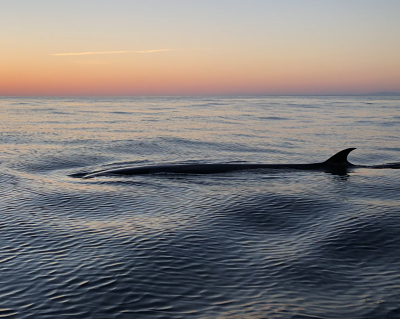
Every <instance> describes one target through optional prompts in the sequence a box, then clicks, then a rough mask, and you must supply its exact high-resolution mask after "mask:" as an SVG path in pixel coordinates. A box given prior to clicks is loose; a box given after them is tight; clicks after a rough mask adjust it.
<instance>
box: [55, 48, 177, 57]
mask: <svg viewBox="0 0 400 319" xmlns="http://www.w3.org/2000/svg"><path fill="white" fill-rule="evenodd" d="M166 51H177V49H156V50H146V51H102V52H72V53H53V54H51V55H55V56H66V55H94V54H120V53H140V54H143V53H155V52H166Z"/></svg>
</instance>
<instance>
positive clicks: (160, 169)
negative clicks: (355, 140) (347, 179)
mask: <svg viewBox="0 0 400 319" xmlns="http://www.w3.org/2000/svg"><path fill="white" fill-rule="evenodd" d="M355 149H356V148H346V149H344V150H342V151H340V152H338V153H336V154H335V155H333V156H331V157H330V158H328V159H327V160H326V161H324V162H320V163H308V164H298V163H292V164H250V163H211V164H165V165H147V166H136V167H123V168H117V169H109V170H101V171H95V172H89V173H77V174H73V175H70V176H71V177H80V178H84V179H87V178H94V177H99V176H130V175H148V174H162V173H167V174H220V173H227V172H234V171H243V170H265V169H281V170H282V169H283V170H305V171H323V172H327V173H331V174H334V175H346V174H347V173H348V172H349V171H351V169H353V168H359V167H368V168H389V167H387V166H385V165H376V166H364V165H355V164H352V163H350V162H349V161H348V159H347V157H348V155H349V153H350V152H352V151H353V150H355ZM392 168H397V167H392Z"/></svg>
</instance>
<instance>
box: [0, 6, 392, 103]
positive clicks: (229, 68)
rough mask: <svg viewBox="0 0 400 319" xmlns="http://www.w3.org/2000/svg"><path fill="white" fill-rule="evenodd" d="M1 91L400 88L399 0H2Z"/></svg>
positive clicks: (219, 91)
mask: <svg viewBox="0 0 400 319" xmlns="http://www.w3.org/2000/svg"><path fill="white" fill-rule="evenodd" d="M0 4H1V11H0V21H1V22H0V25H1V28H0V95H1V96H86V95H87V96H93V95H100V96H105V95H109V96H119V95H122V96H130V95H132V96H148V95H252V94H256V95H263V94H265V95H296V94H364V93H368V92H381V91H397V92H400V19H399V12H400V1H399V0H374V1H372V0H279V1H277V0H274V1H270V0H142V1H139V0H112V1H111V0H110V1H108V0H68V1H65V0H63V1H60V0H13V1H9V0H0Z"/></svg>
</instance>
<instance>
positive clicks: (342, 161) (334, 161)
mask: <svg viewBox="0 0 400 319" xmlns="http://www.w3.org/2000/svg"><path fill="white" fill-rule="evenodd" d="M354 150H355V147H351V148H346V149H345V150H342V151H340V152H338V153H336V154H335V155H333V156H332V157H330V158H328V159H327V160H326V161H325V162H324V163H326V164H330V165H351V163H349V162H348V161H347V156H348V155H349V153H350V152H351V151H354Z"/></svg>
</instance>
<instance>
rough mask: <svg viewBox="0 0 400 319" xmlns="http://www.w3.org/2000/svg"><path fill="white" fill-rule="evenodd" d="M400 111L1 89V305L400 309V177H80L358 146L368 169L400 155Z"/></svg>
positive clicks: (90, 310)
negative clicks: (25, 94)
mask: <svg viewBox="0 0 400 319" xmlns="http://www.w3.org/2000/svg"><path fill="white" fill-rule="evenodd" d="M383 109H384V110H385V111H384V112H382V110H383ZM399 110H400V108H399V101H398V100H396V99H393V98H387V99H386V98H385V99H380V98H379V97H373V98H372V97H371V98H368V97H300V98H298V97H268V98H264V97H257V98H245V97H243V98H223V97H221V98H209V97H208V98H172V97H169V98H68V99H66V98H2V99H0V113H1V117H2V119H3V120H4V121H3V125H2V126H1V128H0V140H1V144H0V165H1V171H0V183H1V187H0V230H1V232H0V243H1V245H0V306H1V307H0V316H3V317H5V318H55V317H59V318H64V317H74V318H344V317H345V318H397V317H399V314H400V308H399V306H398V301H399V299H400V298H399V297H400V293H399V289H398V287H399V284H400V271H399V269H400V267H399V266H400V257H399V256H400V245H399V242H400V238H399V236H400V235H399V234H400V231H399V230H400V226H399V225H400V219H399V218H400V209H399V207H400V205H399V200H398V194H399V192H400V189H399V185H400V183H399V177H400V175H399V174H400V173H399V171H398V170H393V169H376V170H371V169H364V168H362V169H356V170H354V171H351V172H349V173H348V174H347V175H346V176H336V175H331V174H326V173H324V172H302V171H291V172H289V171H282V172H279V171H276V170H275V171H273V170H271V171H263V172H257V171H256V172H232V173H227V174H217V175H208V176H200V175H189V176H179V175H173V174H172V175H168V174H165V175H155V176H135V177H99V178H94V179H90V180H82V179H76V178H75V179H74V178H70V177H69V176H68V175H70V174H73V173H77V172H85V171H94V170H100V169H106V168H113V167H120V166H124V165H129V166H135V165H151V164H159V163H196V162H205V163H217V162H225V163H227V162H241V163H243V162H252V163H288V162H294V163H295V162H299V163H309V162H320V161H324V160H326V159H327V158H328V157H329V156H331V155H333V154H334V153H335V152H336V151H338V150H341V149H344V148H347V147H357V150H356V151H354V152H353V153H351V155H350V161H351V162H353V163H357V164H364V165H377V164H385V163H389V162H396V163H398V162H399V152H398V151H399V148H398V137H397V135H398V134H397V132H398V126H399V121H398V119H399V118H400V116H399V115H400V114H399ZM389 122H390V125H386V124H387V123H389ZM366 123H368V125H367V124H366ZM385 123H386V124H385Z"/></svg>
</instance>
